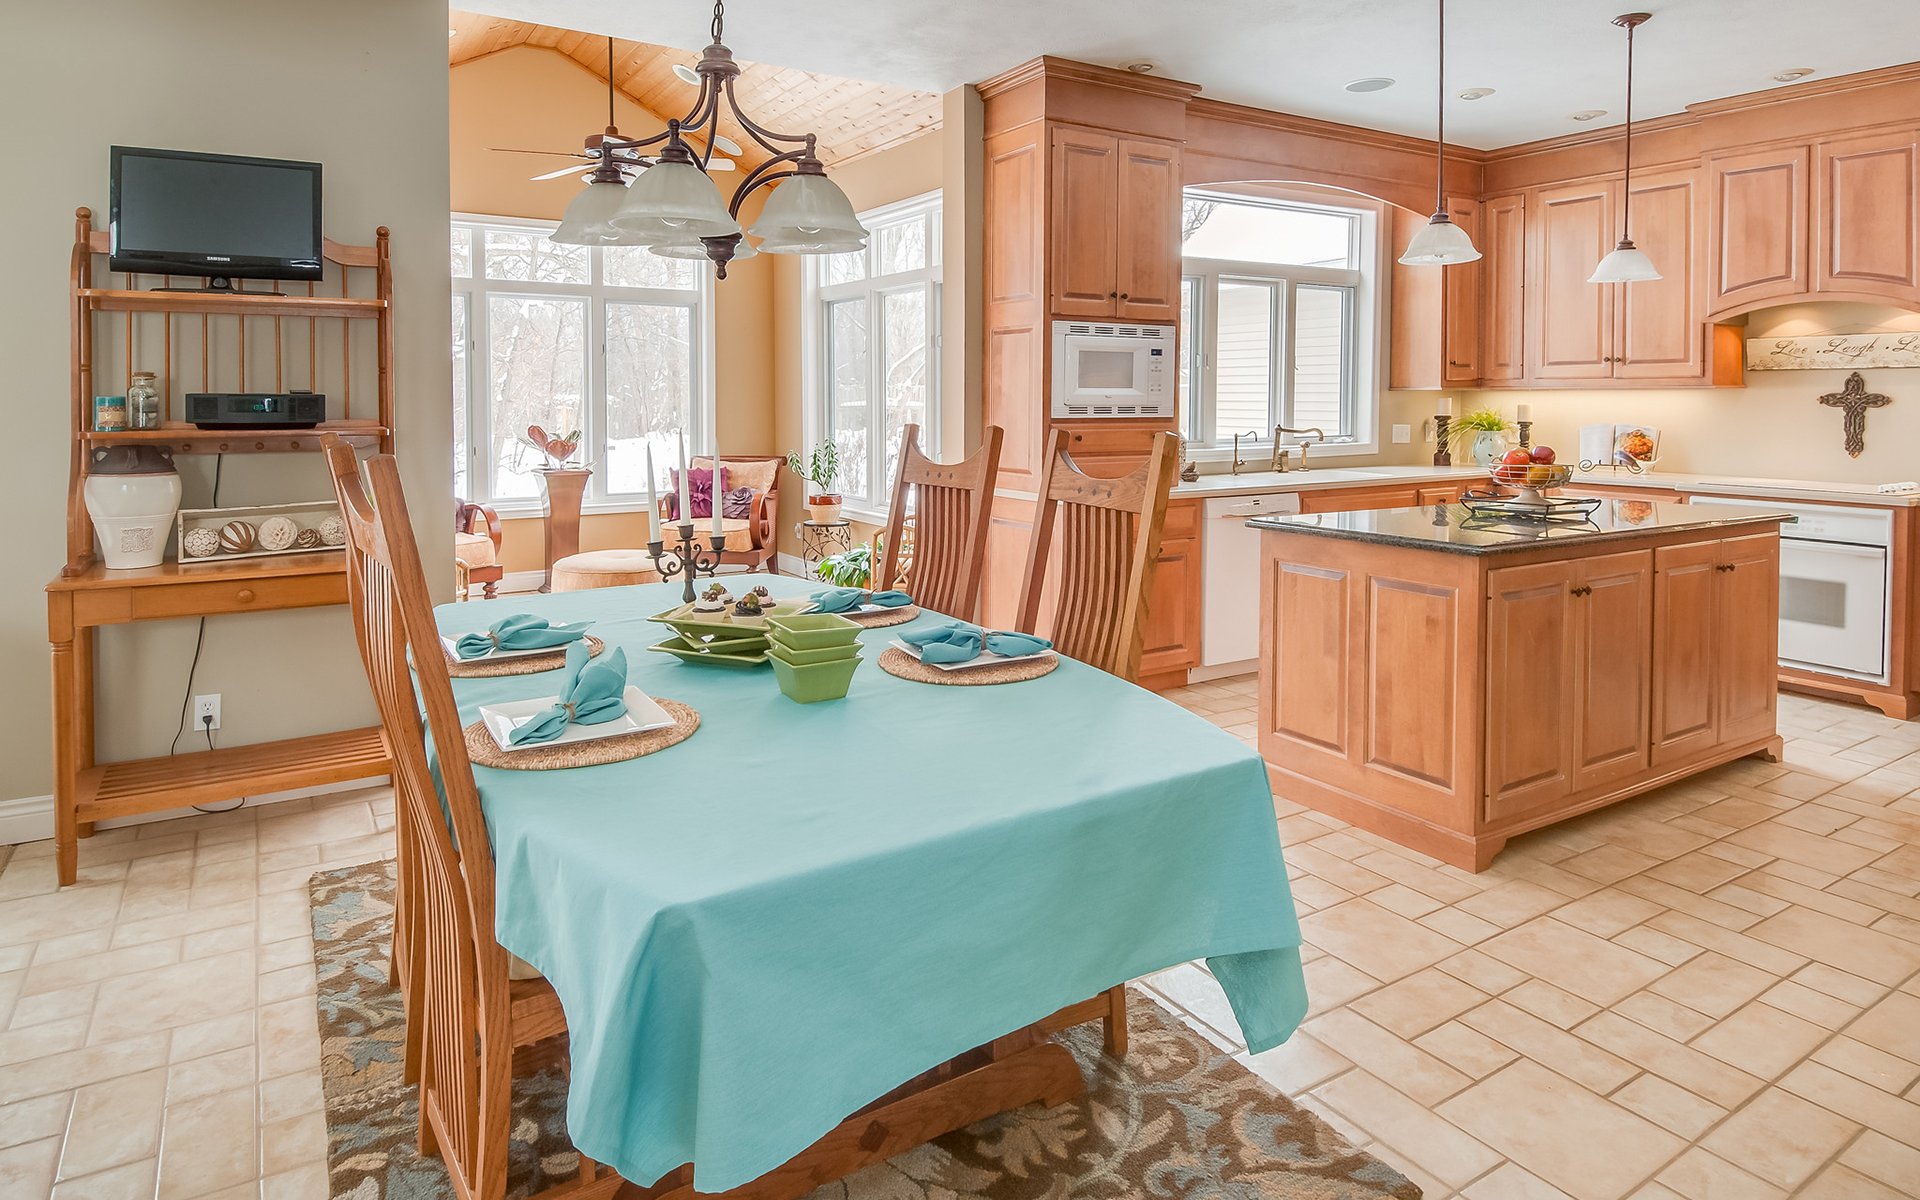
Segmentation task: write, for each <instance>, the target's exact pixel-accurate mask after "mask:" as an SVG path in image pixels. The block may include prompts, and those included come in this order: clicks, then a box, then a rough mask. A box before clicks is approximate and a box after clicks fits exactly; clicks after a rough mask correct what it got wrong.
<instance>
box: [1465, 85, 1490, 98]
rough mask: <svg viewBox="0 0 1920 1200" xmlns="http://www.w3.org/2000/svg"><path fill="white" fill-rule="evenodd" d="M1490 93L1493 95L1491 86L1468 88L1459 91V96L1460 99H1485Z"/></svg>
mask: <svg viewBox="0 0 1920 1200" xmlns="http://www.w3.org/2000/svg"><path fill="white" fill-rule="evenodd" d="M1491 95H1493V89H1492V88H1468V89H1467V90H1466V91H1464V92H1461V93H1460V98H1461V99H1462V100H1485V99H1486V98H1487V97H1488V96H1491Z"/></svg>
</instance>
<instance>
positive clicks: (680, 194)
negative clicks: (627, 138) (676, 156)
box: [613, 162, 740, 245]
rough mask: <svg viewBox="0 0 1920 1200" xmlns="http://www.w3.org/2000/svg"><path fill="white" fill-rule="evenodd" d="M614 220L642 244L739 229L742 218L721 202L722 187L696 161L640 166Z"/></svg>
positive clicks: (714, 234)
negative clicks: (694, 163) (639, 170)
mask: <svg viewBox="0 0 1920 1200" xmlns="http://www.w3.org/2000/svg"><path fill="white" fill-rule="evenodd" d="M613 224H614V226H615V227H616V228H618V229H622V230H625V231H626V232H628V233H630V234H633V235H635V238H636V240H637V241H639V242H640V243H641V244H643V245H650V244H652V243H653V242H655V241H675V240H680V239H684V238H686V237H689V236H691V237H727V236H729V235H730V234H736V233H739V232H740V222H738V221H736V220H734V219H733V216H732V215H731V214H730V213H728V212H727V209H726V206H725V205H723V204H721V203H720V190H719V189H718V188H716V187H714V185H713V180H712V179H711V178H709V177H708V175H707V173H706V172H705V171H702V170H701V169H700V168H699V167H696V166H694V165H693V164H692V163H691V162H657V163H655V164H654V165H652V166H651V167H648V168H647V169H646V170H644V171H642V172H640V178H638V179H636V180H634V181H633V183H632V185H631V186H630V187H628V188H627V195H626V202H625V203H623V204H622V205H621V206H620V211H619V212H617V213H615V214H614V215H613Z"/></svg>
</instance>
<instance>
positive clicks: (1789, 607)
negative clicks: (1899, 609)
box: [1695, 496, 1893, 683]
mask: <svg viewBox="0 0 1920 1200" xmlns="http://www.w3.org/2000/svg"><path fill="white" fill-rule="evenodd" d="M1695 503H1698V504H1722V505H1732V506H1734V507H1737V508H1764V509H1771V510H1772V511H1774V512H1789V513H1792V514H1793V516H1794V522H1793V523H1792V524H1790V525H1782V526H1781V527H1780V661H1781V662H1782V663H1783V664H1785V665H1787V666H1793V667H1804V668H1806V669H1808V670H1812V671H1820V672H1823V673H1826V674H1830V675H1846V676H1851V677H1853V678H1856V679H1867V680H1872V681H1874V682H1877V683H1885V682H1886V681H1887V670H1888V657H1887V656H1888V653H1889V651H1890V649H1891V638H1890V637H1889V636H1888V633H1889V630H1888V628H1887V621H1888V611H1889V608H1890V606H1891V602H1892V575H1891V573H1890V571H1889V560H1890V559H1891V557H1892V553H1891V547H1892V546H1893V513H1892V512H1890V511H1888V510H1886V509H1883V508H1846V507H1842V506H1839V505H1828V504H1800V503H1797V502H1791V501H1790V502H1787V503H1784V504H1783V503H1781V502H1779V501H1777V500H1730V499H1727V498H1725V497H1721V496H1712V497H1701V498H1700V499H1699V500H1697V501H1695Z"/></svg>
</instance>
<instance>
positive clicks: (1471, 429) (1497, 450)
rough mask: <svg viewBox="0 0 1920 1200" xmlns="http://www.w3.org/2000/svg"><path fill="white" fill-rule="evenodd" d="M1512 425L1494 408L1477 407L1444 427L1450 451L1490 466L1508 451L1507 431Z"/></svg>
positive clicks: (1481, 464)
mask: <svg viewBox="0 0 1920 1200" xmlns="http://www.w3.org/2000/svg"><path fill="white" fill-rule="evenodd" d="M1512 428H1513V426H1512V424H1511V423H1509V422H1508V421H1507V419H1506V418H1505V417H1503V416H1501V415H1500V413H1499V412H1498V411H1497V410H1495V409H1491V408H1482V409H1477V410H1475V411H1474V412H1470V413H1468V414H1466V415H1465V416H1463V417H1458V418H1456V419H1455V420H1454V422H1453V424H1452V425H1450V426H1448V427H1447V442H1448V444H1449V448H1450V449H1451V450H1452V451H1453V453H1455V454H1457V455H1460V456H1462V457H1466V458H1471V459H1472V460H1473V462H1474V463H1475V464H1476V465H1478V466H1482V467H1490V466H1492V465H1493V464H1494V463H1497V462H1499V461H1500V456H1501V455H1503V454H1505V453H1506V452H1507V430H1509V429H1512Z"/></svg>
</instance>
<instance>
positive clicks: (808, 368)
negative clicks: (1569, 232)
mask: <svg viewBox="0 0 1920 1200" xmlns="http://www.w3.org/2000/svg"><path fill="white" fill-rule="evenodd" d="M941 196H942V193H940V192H938V191H932V192H926V193H923V194H921V195H918V196H911V197H908V198H907V199H905V200H899V201H895V202H894V203H892V204H886V205H882V206H880V207H878V208H872V209H868V210H867V211H865V212H862V213H861V214H859V215H860V223H861V224H862V225H865V226H866V227H867V228H868V229H870V230H872V231H874V236H872V237H870V238H868V239H867V249H866V250H865V251H863V253H864V254H865V255H866V259H867V270H866V278H864V279H856V280H853V281H852V282H849V283H837V284H828V283H827V282H826V271H827V259H826V257H825V256H809V257H808V258H807V260H806V263H805V270H804V271H803V272H802V276H803V279H802V303H801V308H800V311H801V319H800V346H801V372H802V385H801V398H802V402H803V404H802V407H803V408H804V410H805V412H804V417H803V419H802V430H803V433H804V436H805V438H806V444H807V446H808V447H811V446H813V445H814V444H816V443H817V442H819V441H820V440H821V439H822V438H823V437H825V436H826V430H827V428H828V424H829V422H828V420H827V406H828V405H829V404H830V403H831V402H832V397H833V386H832V380H831V379H830V378H829V373H830V371H831V369H832V360H831V356H830V355H829V353H828V345H827V336H828V322H827V308H828V305H830V304H833V303H835V302H838V301H841V300H849V299H856V298H860V297H865V298H866V301H867V313H868V321H869V329H870V342H869V346H868V354H867V357H868V368H869V373H868V376H867V380H868V382H867V395H868V397H869V405H868V424H867V446H868V451H867V453H868V458H869V460H870V461H869V462H868V464H867V474H868V479H867V484H868V487H869V488H870V489H871V490H872V491H873V493H874V494H872V495H867V496H857V497H856V496H854V495H852V494H848V495H847V496H846V503H845V507H844V510H843V511H844V512H845V513H846V514H847V515H848V516H851V517H854V518H855V519H858V520H861V521H866V522H869V523H872V524H876V525H879V524H885V523H886V520H887V517H888V515H889V513H888V510H889V509H890V508H891V507H892V505H893V480H892V479H890V478H883V476H884V475H885V474H886V466H887V462H886V454H885V448H886V407H887V402H886V389H885V382H886V380H885V375H886V361H887V356H886V348H885V346H884V344H883V338H884V333H885V330H884V327H883V326H882V324H881V322H880V311H881V307H880V306H881V302H882V298H883V297H884V296H886V295H888V294H890V293H894V292H901V291H909V290H913V289H915V288H918V289H922V290H924V291H925V292H926V294H927V416H926V420H925V421H924V422H923V423H922V424H921V427H920V448H921V450H923V451H924V452H926V453H927V454H929V455H933V456H937V455H938V454H939V451H940V423H941V412H940V400H941V396H940V376H941V373H942V372H941V345H942V343H941V329H940V303H941V296H940V293H941V279H942V268H943V265H944V264H943V262H942V254H941V230H942V222H943V221H944V219H945V217H944V213H943V211H942V207H941ZM910 218H921V219H925V218H931V221H930V224H929V229H928V237H927V265H926V266H925V267H922V268H920V269H919V270H915V271H896V272H894V273H892V274H890V275H876V274H875V273H874V272H875V269H876V265H877V264H878V262H879V258H880V237H879V229H880V227H881V226H883V225H889V224H896V223H900V222H903V221H906V220H908V219H910ZM843 483H844V481H843Z"/></svg>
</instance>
